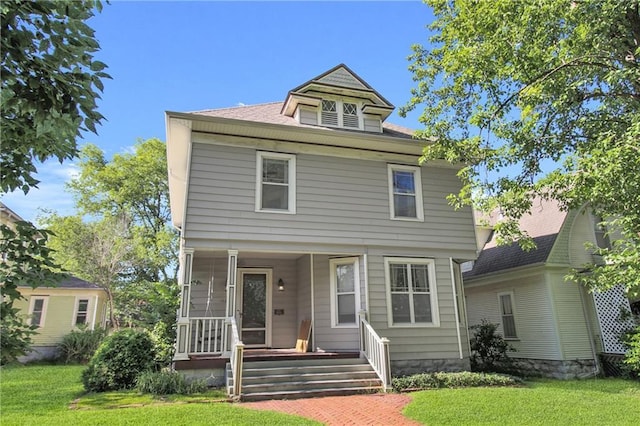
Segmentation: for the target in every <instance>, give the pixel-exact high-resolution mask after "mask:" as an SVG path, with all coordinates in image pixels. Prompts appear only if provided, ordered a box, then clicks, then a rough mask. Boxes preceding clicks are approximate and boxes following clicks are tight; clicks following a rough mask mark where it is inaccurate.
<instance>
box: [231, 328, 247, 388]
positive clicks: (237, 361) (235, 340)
mask: <svg viewBox="0 0 640 426" xmlns="http://www.w3.org/2000/svg"><path fill="white" fill-rule="evenodd" d="M228 321H229V324H230V326H231V357H230V358H231V359H230V360H229V362H230V364H231V380H232V381H233V387H228V388H227V393H229V395H230V396H231V397H235V398H239V397H240V395H241V394H242V354H243V352H244V343H242V341H240V335H239V334H238V325H237V324H236V319H235V318H233V317H230V318H229V319H228Z"/></svg>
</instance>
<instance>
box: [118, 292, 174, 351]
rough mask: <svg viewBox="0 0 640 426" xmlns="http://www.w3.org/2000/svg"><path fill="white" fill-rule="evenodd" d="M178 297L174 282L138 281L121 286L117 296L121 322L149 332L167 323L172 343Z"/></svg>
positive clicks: (167, 332)
mask: <svg viewBox="0 0 640 426" xmlns="http://www.w3.org/2000/svg"><path fill="white" fill-rule="evenodd" d="M179 296H180V288H179V287H178V283H177V282H175V281H170V282H149V281H137V282H127V283H125V284H122V285H119V286H118V288H117V291H116V293H115V306H116V316H117V317H118V322H119V323H120V324H122V325H124V326H127V327H142V328H146V329H148V330H151V329H152V328H154V327H155V325H156V324H158V323H164V324H165V325H166V326H165V331H166V335H167V336H170V338H171V340H172V341H173V339H174V338H175V321H176V310H177V309H178V305H179Z"/></svg>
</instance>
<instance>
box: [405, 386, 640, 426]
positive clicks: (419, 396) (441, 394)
mask: <svg viewBox="0 0 640 426" xmlns="http://www.w3.org/2000/svg"><path fill="white" fill-rule="evenodd" d="M412 396H413V401H412V402H411V403H410V404H409V405H408V406H407V407H406V408H405V410H404V414H405V415H406V416H407V417H409V418H412V419H414V420H417V421H418V422H420V423H422V424H428V425H447V424H455V425H460V424H464V425H473V424H484V425H490V424H495V425H498V424H500V425H638V424H640V383H638V382H633V381H628V380H619V379H589V380H571V381H555V380H535V381H530V382H527V384H526V386H524V387H515V388H514V387H510V388H465V389H438V390H427V391H420V392H415V393H413V394H412Z"/></svg>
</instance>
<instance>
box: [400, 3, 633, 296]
mask: <svg viewBox="0 0 640 426" xmlns="http://www.w3.org/2000/svg"><path fill="white" fill-rule="evenodd" d="M426 3H427V4H428V5H429V6H431V7H432V8H433V12H434V15H435V17H436V19H435V21H434V22H433V23H432V24H431V25H430V27H429V28H430V29H431V30H432V31H433V35H432V37H431V38H430V41H431V43H432V47H428V46H427V47H425V46H421V45H415V46H413V54H412V55H411V56H410V61H411V65H410V67H409V69H410V70H411V72H412V73H413V76H414V80H415V81H416V82H417V87H416V88H414V89H413V90H412V98H411V100H410V102H409V103H408V104H407V105H406V106H405V107H404V108H402V109H401V114H406V113H407V112H408V111H411V110H413V109H415V108H418V107H421V108H424V109H423V112H422V114H421V116H420V121H421V123H423V124H424V126H425V128H424V130H422V131H420V132H419V135H420V136H421V137H423V138H433V139H431V140H436V141H437V142H435V143H429V144H428V145H427V146H426V147H425V149H424V155H423V158H422V160H423V161H431V160H436V159H446V160H448V161H450V162H452V163H458V164H463V167H462V169H461V170H460V172H459V177H460V179H461V180H462V183H463V185H462V189H461V191H460V192H459V193H458V194H451V195H450V198H449V199H450V202H451V203H452V204H453V205H454V206H456V207H459V206H461V205H464V204H470V203H474V204H475V205H476V207H478V208H479V209H481V210H484V211H487V212H489V211H493V210H494V209H496V208H499V209H500V210H501V213H502V215H503V217H504V218H505V219H504V220H502V221H501V222H500V223H499V224H498V225H497V228H496V231H497V233H498V235H499V239H500V241H501V242H503V243H505V242H511V241H513V240H519V242H520V244H521V246H522V247H523V248H525V249H530V248H532V247H533V245H534V244H533V242H532V240H531V239H530V238H528V236H527V235H525V234H523V233H522V232H521V231H520V230H519V229H518V226H517V219H518V218H519V217H521V216H522V215H523V214H525V213H526V212H527V211H529V210H530V208H531V203H532V199H533V198H534V196H536V195H537V196H541V197H544V198H549V197H552V198H555V199H558V200H559V201H560V202H561V205H562V206H563V207H564V208H567V209H568V208H577V207H581V206H583V205H589V206H591V207H592V208H593V209H594V211H595V214H596V215H598V216H600V217H602V218H604V220H603V223H602V225H604V226H606V227H607V228H608V229H609V231H611V232H612V231H617V233H619V238H617V239H616V240H615V241H613V245H612V247H610V248H605V249H600V250H598V252H599V254H601V255H602V257H603V258H604V260H605V264H604V265H601V266H598V267H594V265H589V266H587V269H586V271H585V270H583V271H576V273H575V274H573V276H572V278H574V279H576V280H577V281H579V282H581V283H583V284H587V285H589V286H590V287H591V288H599V289H606V288H609V287H611V286H613V285H615V284H618V283H621V284H624V285H625V286H626V288H627V291H628V293H629V294H630V295H631V296H635V297H637V296H640V208H639V206H640V179H638V174H637V173H638V170H640V143H639V142H638V141H639V140H640V47H639V46H640V13H639V9H640V2H639V1H638V0H631V1H626V2H621V1H618V0H593V1H579V0H575V1H565V0H539V1H535V2H520V1H512V0H494V1H491V2H489V1H486V2H483V1H471V0H469V1H464V0H462V1H455V2H454V1H447V0H426ZM584 272H590V273H584Z"/></svg>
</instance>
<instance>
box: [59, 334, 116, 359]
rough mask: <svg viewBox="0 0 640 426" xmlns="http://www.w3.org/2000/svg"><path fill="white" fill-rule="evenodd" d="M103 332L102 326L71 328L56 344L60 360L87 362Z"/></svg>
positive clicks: (102, 336)
mask: <svg viewBox="0 0 640 426" xmlns="http://www.w3.org/2000/svg"><path fill="white" fill-rule="evenodd" d="M105 334H106V332H105V330H104V329H102V328H96V329H95V330H89V329H88V328H81V329H79V330H73V331H72V332H71V333H69V334H67V335H66V336H64V337H63V338H62V342H60V344H58V354H59V357H60V360H61V361H63V362H64V363H65V364H69V363H70V362H79V363H83V364H84V363H86V362H88V361H89V360H90V359H91V357H92V356H93V354H94V353H95V352H96V350H97V349H98V347H99V346H100V343H101V342H102V340H103V339H104V336H105Z"/></svg>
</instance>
